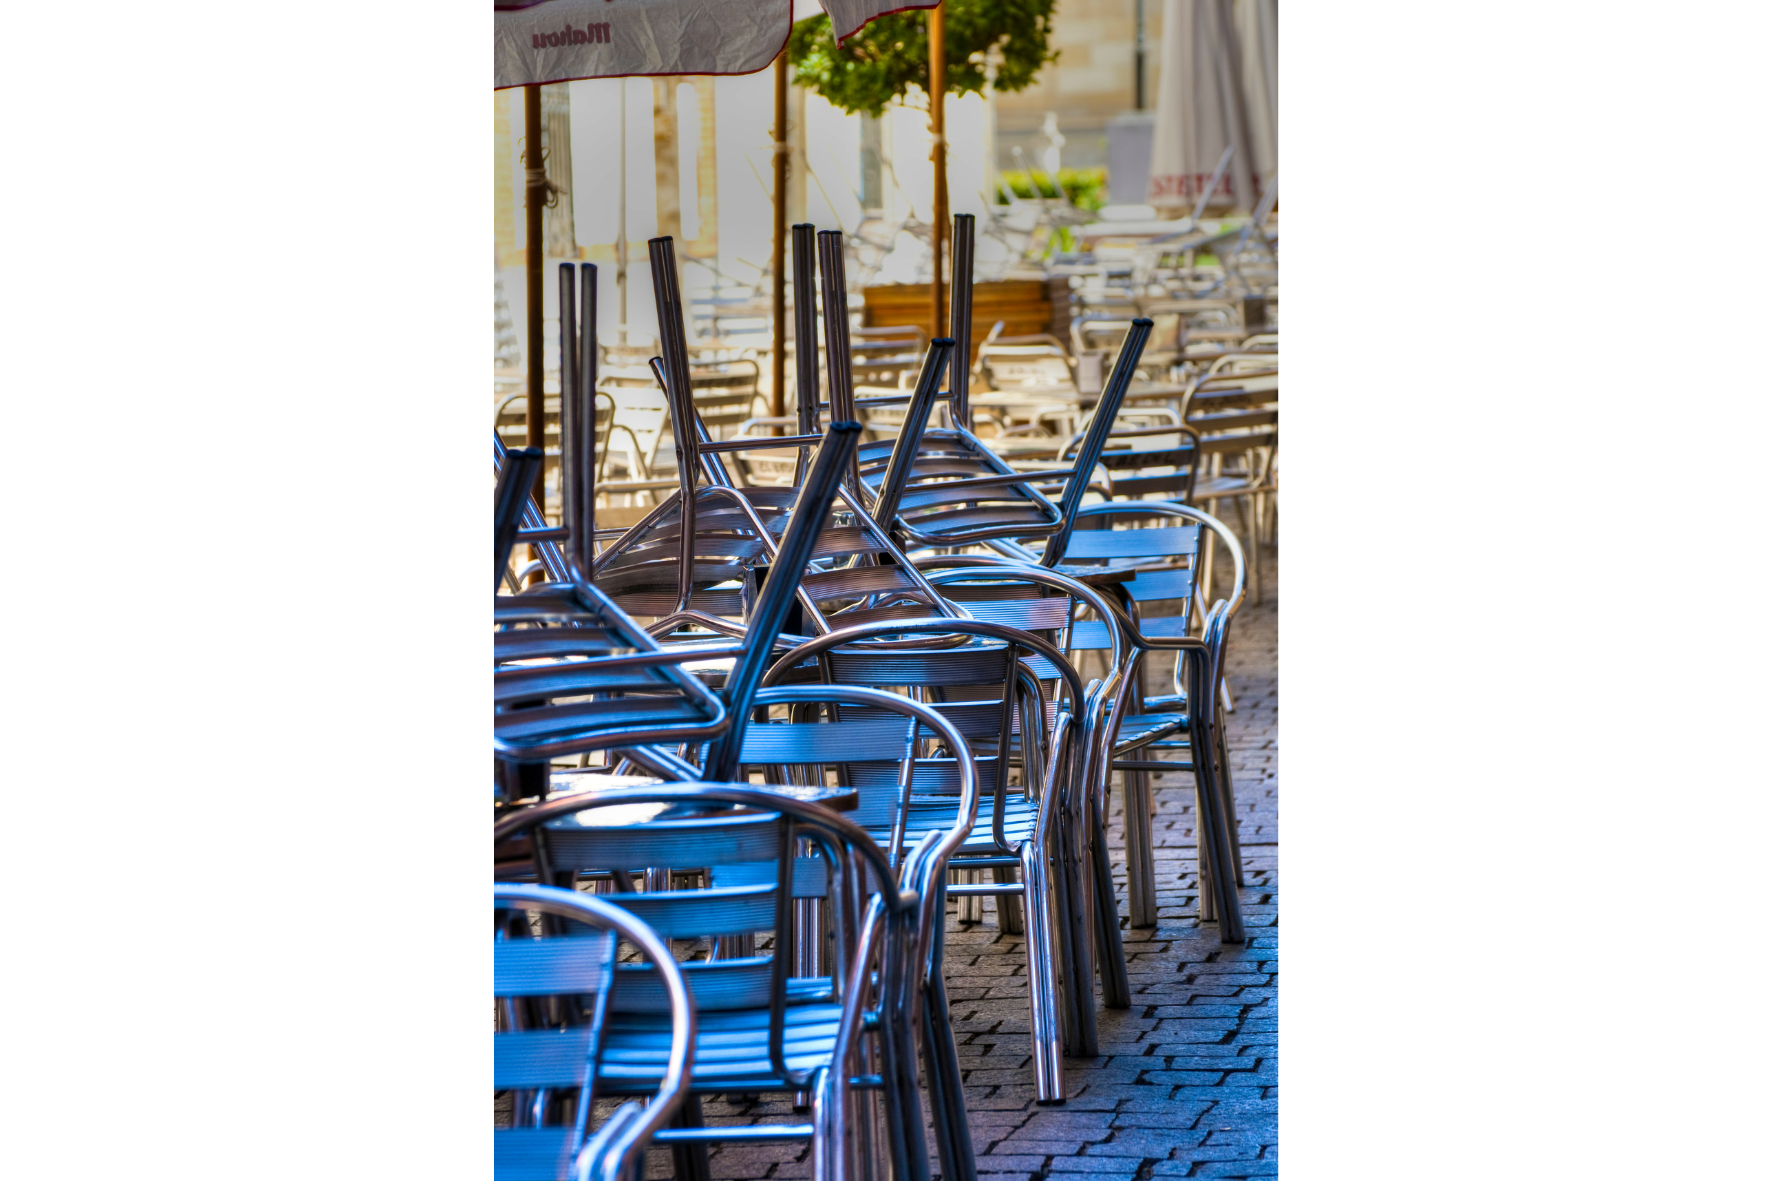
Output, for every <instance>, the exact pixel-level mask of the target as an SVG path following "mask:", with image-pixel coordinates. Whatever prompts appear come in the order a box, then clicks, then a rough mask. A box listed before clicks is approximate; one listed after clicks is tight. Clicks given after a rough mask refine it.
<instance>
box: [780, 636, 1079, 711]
mask: <svg viewBox="0 0 1772 1181" xmlns="http://www.w3.org/2000/svg"><path fill="white" fill-rule="evenodd" d="M919 633H932V634H935V635H954V634H960V635H973V636H985V637H988V638H990V639H997V640H1006V641H1008V642H1009V643H1012V644H1016V645H1018V646H1020V647H1022V648H1026V649H1027V650H1028V651H1030V652H1038V653H1039V654H1040V655H1041V656H1044V657H1046V659H1048V660H1050V661H1051V662H1052V664H1053V667H1055V668H1056V669H1058V673H1059V679H1060V680H1062V681H1064V683H1065V688H1066V689H1067V690H1069V691H1070V694H1071V700H1072V701H1074V702H1076V703H1077V704H1078V705H1079V706H1080V705H1081V704H1082V702H1083V696H1084V694H1083V678H1082V677H1080V676H1078V675H1077V671H1076V670H1075V669H1074V668H1072V667H1071V663H1070V661H1069V660H1067V659H1065V655H1064V653H1063V652H1060V651H1059V650H1058V649H1057V648H1055V647H1053V646H1052V645H1051V644H1049V643H1047V642H1046V641H1045V640H1042V639H1041V638H1040V637H1039V636H1036V635H1032V634H1030V633H1028V632H1024V631H1022V630H1021V629H1020V628H1014V627H1010V626H1008V625H1007V624H1002V623H989V622H987V621H985V620H982V619H885V620H881V621H879V622H877V623H862V624H857V625H856V626H854V627H845V628H841V629H839V630H837V631H834V632H831V633H830V634H829V635H825V636H819V637H817V638H816V639H812V640H808V641H807V642H806V643H804V644H801V645H799V646H797V647H796V648H794V650H793V651H791V652H789V653H788V654H787V655H786V656H783V657H782V658H781V659H780V660H778V661H776V662H775V663H774V664H772V665H770V666H769V671H768V672H766V673H764V674H763V684H764V685H766V686H767V685H770V684H773V683H774V682H775V681H776V680H779V679H780V678H781V677H782V676H785V675H786V674H787V672H788V671H789V670H790V669H792V668H794V667H795V666H796V665H798V664H801V663H803V662H804V661H805V660H806V659H807V658H808V657H811V656H818V655H821V654H823V653H825V652H828V651H830V650H831V649H832V648H838V647H841V646H842V645H844V644H853V643H855V642H857V641H859V640H867V639H872V638H874V637H876V636H899V635H908V634H919ZM826 687H827V688H828V686H826Z"/></svg>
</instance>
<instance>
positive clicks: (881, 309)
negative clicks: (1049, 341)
mask: <svg viewBox="0 0 1772 1181" xmlns="http://www.w3.org/2000/svg"><path fill="white" fill-rule="evenodd" d="M861 297H862V300H863V301H864V303H865V307H864V309H863V311H862V326H863V327H866V328H896V327H898V326H900V325H916V326H917V327H920V328H922V329H923V331H924V332H925V333H928V337H929V338H930V339H933V338H934V337H937V336H945V335H947V330H948V325H947V321H946V319H943V321H942V323H941V328H940V330H939V331H931V328H932V324H931V317H930V314H929V313H930V308H929V284H927V283H892V284H884V285H881V286H878V287H864V288H863V289H862V292H861ZM998 320H1001V321H1003V335H1004V336H1030V335H1032V334H1034V333H1036V332H1049V333H1051V334H1052V335H1053V336H1056V337H1057V338H1058V339H1059V340H1061V341H1064V342H1065V343H1066V346H1067V347H1068V346H1069V342H1070V338H1071V337H1070V334H1071V289H1070V281H1069V280H1068V279H1065V278H1057V279H1043V280H1042V279H1010V280H1006V281H1003V282H998V283H975V284H973V287H972V357H970V358H968V362H969V363H970V361H972V360H974V359H976V358H977V356H978V346H979V345H980V344H982V343H983V342H984V338H985V335H986V334H987V333H989V332H990V330H991V325H993V324H995V323H996V322H997V321H998Z"/></svg>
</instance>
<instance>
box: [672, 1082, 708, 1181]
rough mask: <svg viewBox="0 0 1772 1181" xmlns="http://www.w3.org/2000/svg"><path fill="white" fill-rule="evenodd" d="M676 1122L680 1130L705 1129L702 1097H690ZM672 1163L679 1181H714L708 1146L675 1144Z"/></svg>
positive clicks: (685, 1101) (678, 1113) (684, 1101)
mask: <svg viewBox="0 0 1772 1181" xmlns="http://www.w3.org/2000/svg"><path fill="white" fill-rule="evenodd" d="M675 1122H676V1124H677V1126H678V1127H679V1128H699V1127H703V1126H704V1125H703V1123H702V1119H701V1096H700V1095H688V1096H686V1097H685V1098H684V1100H683V1106H682V1107H679V1108H678V1109H677V1114H676V1117H675ZM671 1158H672V1160H671V1163H672V1164H673V1165H674V1166H675V1169H676V1177H677V1181H712V1178H713V1175H714V1173H713V1169H712V1168H711V1167H709V1165H708V1146H707V1145H706V1144H694V1143H691V1144H673V1145H671Z"/></svg>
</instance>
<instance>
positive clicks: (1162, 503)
mask: <svg viewBox="0 0 1772 1181" xmlns="http://www.w3.org/2000/svg"><path fill="white" fill-rule="evenodd" d="M1077 516H1078V517H1079V518H1081V517H1112V516H1126V517H1137V516H1153V517H1180V518H1182V519H1183V520H1188V521H1195V522H1197V523H1199V524H1201V525H1204V526H1205V527H1206V528H1208V529H1210V530H1212V533H1213V536H1215V537H1217V538H1218V540H1219V541H1221V542H1223V543H1224V546H1225V548H1226V549H1228V550H1229V551H1230V554H1231V567H1232V577H1231V597H1230V605H1229V611H1230V614H1231V615H1235V614H1236V613H1237V608H1238V607H1240V606H1241V605H1242V603H1243V587H1244V583H1245V577H1246V576H1245V571H1246V565H1245V563H1244V560H1243V545H1242V543H1241V542H1239V541H1238V540H1237V535H1236V534H1235V533H1232V532H1231V531H1230V529H1228V528H1227V527H1226V526H1225V524H1224V522H1223V521H1220V520H1219V519H1218V518H1217V517H1215V516H1213V515H1212V514H1211V513H1209V512H1207V511H1205V510H1204V509H1197V508H1195V507H1194V506H1193V505H1191V504H1179V503H1177V502H1176V501H1173V500H1126V501H1114V502H1112V503H1110V504H1090V505H1085V506H1083V508H1081V509H1080V510H1078V512H1077Z"/></svg>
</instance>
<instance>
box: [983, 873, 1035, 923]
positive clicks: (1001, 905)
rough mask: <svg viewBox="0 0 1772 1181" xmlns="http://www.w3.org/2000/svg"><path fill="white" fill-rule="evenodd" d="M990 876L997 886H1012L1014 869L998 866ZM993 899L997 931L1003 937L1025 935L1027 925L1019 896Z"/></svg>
mask: <svg viewBox="0 0 1772 1181" xmlns="http://www.w3.org/2000/svg"><path fill="white" fill-rule="evenodd" d="M991 876H992V877H993V878H994V879H995V880H996V882H997V884H998V885H999V886H1007V885H1012V884H1013V883H1014V882H1015V867H1014V866H1013V865H999V866H997V867H996V869H994V870H993V871H992V874H991ZM994 897H995V901H996V903H997V930H999V931H1001V932H1002V933H1003V934H1005V935H1021V934H1025V933H1026V931H1027V924H1026V922H1025V921H1024V918H1023V911H1022V905H1021V898H1020V896H1019V895H1016V894H998V895H995V896H994Z"/></svg>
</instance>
